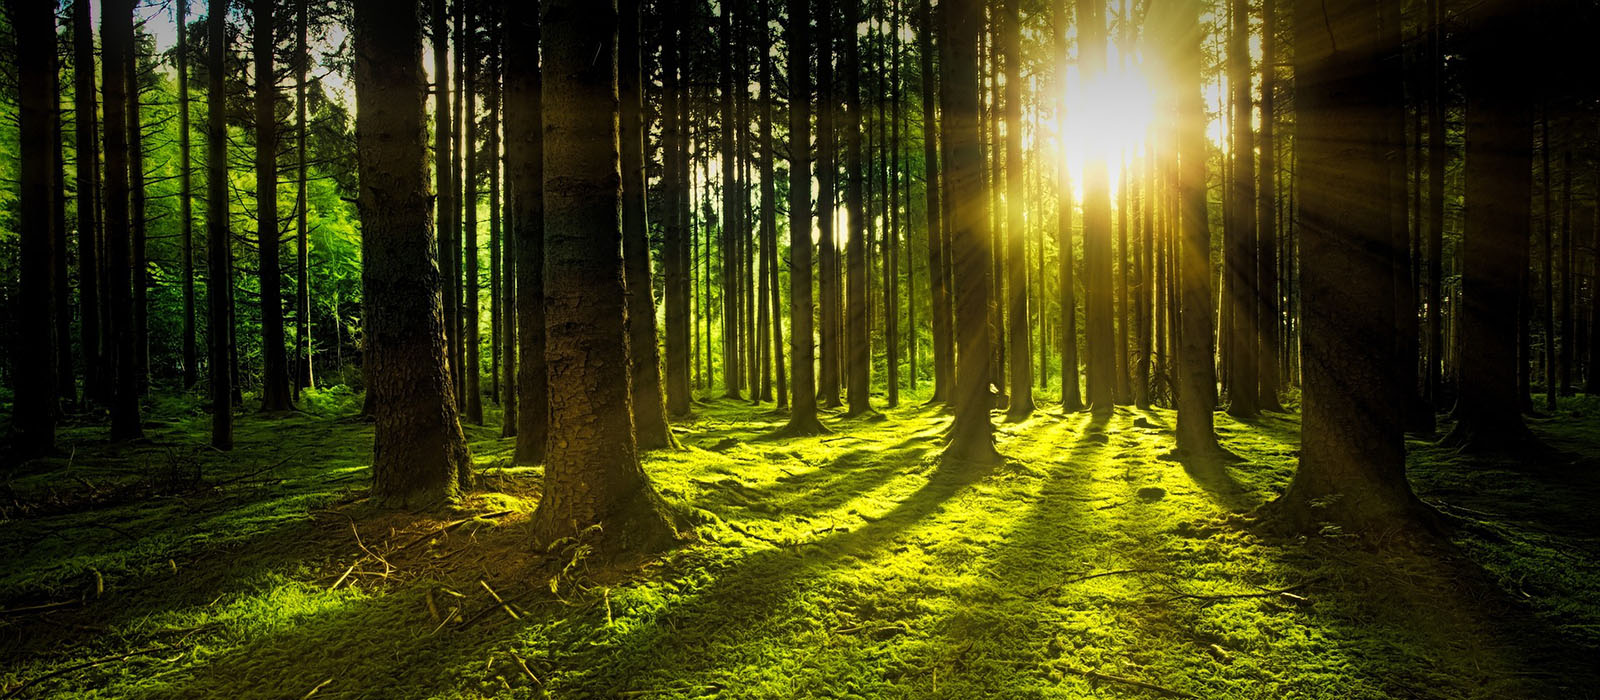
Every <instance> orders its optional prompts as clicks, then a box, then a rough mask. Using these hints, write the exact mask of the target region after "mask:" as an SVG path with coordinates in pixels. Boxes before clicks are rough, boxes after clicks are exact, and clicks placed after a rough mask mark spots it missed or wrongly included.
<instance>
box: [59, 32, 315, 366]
mask: <svg viewBox="0 0 1600 700" xmlns="http://www.w3.org/2000/svg"><path fill="white" fill-rule="evenodd" d="M74 4H76V2H74ZM175 12H176V13H177V14H176V24H177V30H178V45H177V48H175V49H173V55H174V57H175V58H176V59H177V64H178V207H179V208H178V219H179V222H178V227H179V228H178V231H179V234H178V235H179V236H180V242H179V245H180V252H179V255H181V256H182V261H183V262H182V267H183V272H182V275H183V341H182V342H183V386H184V387H185V388H188V387H192V386H194V385H195V383H196V382H198V381H200V371H199V363H200V358H199V347H198V344H197V343H196V342H195V323H194V315H195V308H194V197H193V194H192V193H193V191H194V182H193V173H192V171H191V167H190V163H191V162H192V161H191V159H190V158H191V156H190V152H189V150H190V148H189V26H188V24H189V0H176V7H175ZM91 79H92V78H91ZM82 113H83V112H79V114H82ZM303 138H304V135H303V134H302V139H303ZM79 162H83V161H79ZM79 170H80V171H81V170H82V168H80V169H79ZM82 180H83V175H81V174H80V175H79V182H80V183H81V182H82ZM79 189H80V191H82V190H83V186H82V184H80V185H79ZM78 209H79V212H78V220H79V221H80V222H81V221H82V220H83V218H84V211H83V210H84V209H85V207H83V206H81V205H80V206H79V207H78ZM91 209H92V208H91Z"/></svg>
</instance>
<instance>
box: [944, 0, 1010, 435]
mask: <svg viewBox="0 0 1600 700" xmlns="http://www.w3.org/2000/svg"><path fill="white" fill-rule="evenodd" d="M940 12H941V13H942V14H943V17H942V19H943V20H944V23H943V27H944V32H943V34H942V35H941V39H942V41H940V42H939V49H940V61H939V64H940V66H941V67H942V69H943V70H942V72H941V74H940V80H941V86H940V87H941V91H942V94H943V95H944V117H945V118H944V121H943V122H941V124H940V126H941V131H942V136H943V140H944V143H945V145H946V147H947V148H948V149H949V156H950V157H949V159H948V160H946V163H947V164H948V167H947V168H946V169H945V176H946V178H947V180H946V182H947V183H948V190H947V191H946V193H947V194H948V196H949V201H950V219H949V221H950V242H951V247H950V253H951V255H952V256H953V258H954V260H955V264H954V271H955V280H956V288H955V314H956V317H955V322H956V329H955V330H956V333H957V335H958V337H959V342H960V347H959V349H958V352H957V353H956V386H955V389H956V392H955V396H954V397H953V398H954V403H955V411H956V416H955V422H954V423H953V424H952V425H951V427H950V443H949V445H948V446H947V447H946V448H945V451H944V460H945V462H946V463H951V462H952V461H955V462H978V463H993V462H996V461H999V459H1000V453H999V452H998V451H997V450H996V449H995V446H994V424H993V423H992V422H991V421H990V418H989V409H990V406H991V404H992V401H991V399H990V396H989V365H990V361H991V358H990V353H989V318H988V317H989V274H990V260H989V244H990V241H991V240H992V238H991V237H990V235H989V233H988V232H987V231H986V230H984V229H985V222H984V219H985V216H984V208H983V186H982V177H983V175H982V171H983V160H982V155H983V152H982V143H981V136H980V135H979V129H980V126H979V120H980V118H981V116H980V112H979V108H978V32H979V30H980V28H981V27H982V14H983V10H982V3H980V2H979V1H978V0H943V2H942V4H941V9H940Z"/></svg>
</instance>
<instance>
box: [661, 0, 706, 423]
mask: <svg viewBox="0 0 1600 700" xmlns="http://www.w3.org/2000/svg"><path fill="white" fill-rule="evenodd" d="M682 9H683V8H682V7H681V5H680V4H673V5H672V6H671V8H670V9H669V11H667V12H666V13H665V14H664V15H663V16H664V20H665V22H666V26H665V27H664V28H663V30H662V47H661V54H662V55H661V64H662V65H661V71H662V78H661V84H662V87H663V93H664V95H663V97H664V99H663V113H662V120H663V121H662V151H663V152H662V156H661V162H662V178H661V180H662V188H661V189H662V195H661V196H662V209H663V210H664V211H665V212H666V217H665V221H664V222H663V223H662V256H661V262H662V268H663V269H662V272H663V274H664V278H665V281H664V285H663V292H664V296H665V297H666V324H667V332H666V367H667V381H666V402H667V412H668V413H669V414H671V415H673V416H686V415H688V414H689V410H690V407H691V405H692V403H693V392H692V390H691V388H690V384H689V375H690V367H691V366H693V359H692V357H691V354H692V352H691V351H692V348H691V345H692V342H691V338H693V337H694V336H695V335H697V334H696V333H695V332H694V328H693V324H694V318H693V316H691V314H690V313H689V307H690V301H691V298H692V297H693V291H694V290H693V289H692V288H691V278H692V277H693V268H694V258H693V252H692V250H691V248H692V245H691V241H690V240H689V239H690V238H692V237H693V235H694V233H693V231H692V230H691V229H690V228H689V209H688V206H687V205H686V202H687V198H688V196H689V195H688V191H689V181H688V178H687V172H688V167H689V166H688V159H689V148H688V133H687V132H686V130H685V129H684V128H683V127H684V124H683V118H682V113H683V112H684V111H686V110H687V109H688V107H687V104H686V103H687V102H688V99H687V94H686V93H687V88H686V86H685V84H684V81H683V80H682V78H680V77H679V70H680V68H681V67H682V64H683V53H684V52H683V49H682V46H683V42H684V41H685V39H684V38H683V37H680V33H682V34H687V31H686V29H685V27H684V22H683V19H682V17H681V14H682Z"/></svg>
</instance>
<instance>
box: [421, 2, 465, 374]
mask: <svg viewBox="0 0 1600 700" xmlns="http://www.w3.org/2000/svg"><path fill="white" fill-rule="evenodd" d="M449 22H450V20H449V16H448V14H447V13H446V11H445V0H429V9H428V34H429V35H430V39H431V43H432V46H433V173H434V185H433V186H434V191H435V201H434V208H435V211H434V217H435V221H436V222H437V223H436V224H435V225H436V227H437V231H438V243H437V245H438V250H439V257H438V264H439V275H440V279H441V283H442V289H441V299H442V300H443V302H444V332H445V355H446V357H447V358H448V362H449V363H450V377H451V382H452V383H454V384H456V385H457V386H456V391H457V393H458V394H459V393H460V390H461V388H462V387H461V386H460V383H459V382H456V381H455V377H456V376H457V375H458V374H460V371H461V367H460V365H461V358H460V357H458V356H457V355H456V352H455V351H456V348H457V347H460V340H459V338H458V336H459V334H460V332H461V324H460V322H459V321H458V319H457V318H456V317H457V316H458V314H459V313H460V311H461V304H460V300H459V299H457V298H456V294H457V292H458V291H459V290H460V287H458V286H456V285H455V284H452V281H453V280H455V279H456V272H455V270H454V265H455V263H456V262H457V260H458V259H459V256H458V255H457V254H456V253H455V252H454V251H455V250H456V248H457V247H458V246H457V244H456V238H455V233H456V231H455V229H456V226H458V225H459V224H458V219H457V215H458V214H459V212H460V209H459V208H458V207H457V206H456V202H455V198H456V192H457V188H456V182H455V161H454V159H455V146H454V145H453V143H452V141H451V138H452V136H453V135H454V134H455V127H454V124H455V120H453V119H451V116H452V113H451V109H450V94H451V89H450V86H451V83H450V23H449ZM457 398H461V397H460V396H458V397H457Z"/></svg>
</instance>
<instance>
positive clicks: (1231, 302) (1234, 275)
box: [1223, 0, 1261, 420]
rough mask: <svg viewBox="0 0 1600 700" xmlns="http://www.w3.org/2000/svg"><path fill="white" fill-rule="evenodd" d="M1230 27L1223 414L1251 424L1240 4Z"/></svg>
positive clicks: (1256, 405) (1251, 208)
mask: <svg viewBox="0 0 1600 700" xmlns="http://www.w3.org/2000/svg"><path fill="white" fill-rule="evenodd" d="M1232 4H1233V13H1232V17H1233V29H1232V31H1231V32H1230V33H1229V34H1228V86H1229V88H1230V89H1231V90H1232V91H1233V114H1232V126H1231V128H1230V132H1231V134H1232V136H1233V144H1232V147H1231V148H1230V149H1229V155H1230V157H1231V158H1230V162H1229V164H1228V172H1229V176H1230V178H1229V181H1228V196H1227V201H1226V205H1225V207H1226V208H1225V211H1226V222H1225V223H1224V224H1223V249H1224V255H1223V260H1224V263H1223V267H1224V268H1225V269H1226V271H1227V278H1228V279H1227V284H1225V285H1223V288H1224V289H1226V290H1227V292H1228V300H1227V304H1228V316H1229V317H1230V318H1231V320H1232V321H1231V327H1230V328H1229V329H1228V332H1227V333H1226V337H1227V339H1228V349H1227V358H1228V359H1227V362H1228V373H1227V384H1228V396H1229V398H1230V399H1231V400H1230V401H1229V403H1228V415H1231V416H1233V417H1234V418H1238V419H1240V420H1251V419H1254V418H1255V417H1256V416H1257V415H1259V414H1260V412H1261V408H1260V401H1259V400H1258V392H1259V391H1260V386H1259V385H1258V383H1257V379H1256V377H1257V374H1258V369H1259V366H1258V365H1259V361H1258V360H1257V353H1256V349H1257V347H1258V345H1259V343H1260V336H1261V333H1260V327H1259V326H1260V324H1258V323H1257V321H1256V302H1257V301H1258V295H1257V293H1256V264H1257V262H1256V235H1257V233H1256V210H1255V207H1256V182H1255V172H1256V171H1255V132H1254V130H1253V129H1252V128H1251V126H1250V114H1251V112H1253V111H1254V110H1253V109H1252V108H1253V107H1254V101H1253V99H1252V98H1251V91H1250V52H1249V48H1248V47H1249V39H1250V13H1249V12H1248V11H1247V9H1246V4H1247V3H1246V2H1245V0H1233V2H1232Z"/></svg>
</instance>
